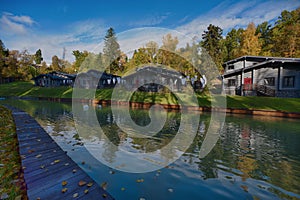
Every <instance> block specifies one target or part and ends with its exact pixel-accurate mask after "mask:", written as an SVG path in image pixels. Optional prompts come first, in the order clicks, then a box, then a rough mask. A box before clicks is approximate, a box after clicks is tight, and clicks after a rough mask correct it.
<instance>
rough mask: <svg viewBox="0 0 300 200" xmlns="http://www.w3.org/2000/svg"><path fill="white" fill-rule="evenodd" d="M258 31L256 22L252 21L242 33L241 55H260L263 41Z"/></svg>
mask: <svg viewBox="0 0 300 200" xmlns="http://www.w3.org/2000/svg"><path fill="white" fill-rule="evenodd" d="M255 33H256V27H255V24H254V23H253V22H252V23H250V24H249V25H248V26H247V28H246V30H245V31H244V32H243V33H242V40H241V49H240V51H239V52H240V56H244V55H252V56H258V55H259V54H260V52H261V43H260V41H259V37H260V34H259V33H258V34H255Z"/></svg>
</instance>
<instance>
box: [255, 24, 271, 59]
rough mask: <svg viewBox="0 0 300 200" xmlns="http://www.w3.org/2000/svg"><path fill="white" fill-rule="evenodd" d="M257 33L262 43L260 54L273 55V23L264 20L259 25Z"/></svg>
mask: <svg viewBox="0 0 300 200" xmlns="http://www.w3.org/2000/svg"><path fill="white" fill-rule="evenodd" d="M255 35H259V42H260V44H261V52H260V54H261V55H263V56H270V55H271V45H272V41H271V25H270V24H269V23H268V22H263V23H261V24H259V25H257V28H256V31H255Z"/></svg>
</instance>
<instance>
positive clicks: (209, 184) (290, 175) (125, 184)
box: [1, 101, 300, 199]
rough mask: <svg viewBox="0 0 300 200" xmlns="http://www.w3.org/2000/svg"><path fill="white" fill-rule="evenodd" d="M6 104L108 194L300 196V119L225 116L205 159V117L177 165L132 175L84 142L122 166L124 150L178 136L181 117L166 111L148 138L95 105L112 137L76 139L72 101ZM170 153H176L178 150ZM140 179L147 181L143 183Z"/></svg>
mask: <svg viewBox="0 0 300 200" xmlns="http://www.w3.org/2000/svg"><path fill="white" fill-rule="evenodd" d="M1 103H9V104H13V105H14V106H17V107H19V108H21V109H24V110H26V111H27V112H28V113H29V114H30V115H32V116H34V117H35V118H36V119H37V120H38V122H39V123H40V124H41V125H42V126H43V127H44V128H45V129H46V130H47V131H48V133H49V134H50V135H51V136H52V137H53V138H54V139H55V140H56V141H57V142H58V144H59V145H60V146H61V147H62V148H63V149H64V150H66V151H68V154H69V155H70V156H71V157H72V159H74V160H75V162H77V163H78V164H79V165H80V166H81V167H82V168H83V169H84V170H85V171H87V173H89V174H90V175H91V176H92V177H93V178H94V179H95V180H96V181H97V182H98V183H99V184H101V183H102V182H104V181H105V182H107V183H108V186H107V189H108V191H109V192H110V193H112V195H113V196H115V197H116V198H117V199H129V198H130V199H139V198H141V197H143V198H145V199H183V198H184V199H186V198H190V199H200V198H204V199H205V198H210V199H211V198H222V199H241V198H242V199H246V198H248V199H292V198H300V195H299V194H300V188H299V184H300V155H299V153H298V152H300V134H299V133H300V123H299V122H300V121H299V120H292V119H281V118H272V119H266V118H259V117H251V116H243V115H238V116H227V118H226V121H225V124H224V128H223V130H222V132H221V134H220V139H219V141H218V142H217V144H216V145H215V147H214V148H213V149H212V151H211V152H210V153H209V154H208V155H207V156H205V157H204V158H201V157H199V153H200V149H201V145H202V144H203V140H204V138H205V135H206V131H207V129H208V127H209V125H210V115H209V114H201V118H200V124H199V127H198V130H197V135H196V138H195V140H194V142H193V143H192V144H191V145H190V147H189V149H188V150H187V151H186V152H185V153H184V155H183V156H181V157H180V159H179V160H177V161H176V162H175V163H173V164H172V165H170V166H168V167H167V168H164V169H162V170H159V171H156V172H151V173H144V174H128V173H123V172H118V171H113V170H112V169H110V168H108V167H106V166H105V165H102V164H101V163H99V162H97V160H96V159H94V158H93V156H92V155H90V154H89V153H88V152H87V151H85V150H84V147H83V146H82V142H83V143H84V142H87V141H89V143H90V144H97V145H102V147H103V154H102V155H103V156H106V157H105V159H107V161H108V162H118V161H117V159H118V153H119V151H120V150H122V149H124V150H126V151H132V152H153V151H155V150H156V149H160V148H161V147H163V146H165V145H166V144H168V143H169V142H170V141H171V140H172V139H173V138H174V134H176V133H177V131H178V128H179V123H180V114H179V113H176V112H168V113H167V114H168V115H167V123H166V125H165V126H164V127H163V129H162V131H161V132H159V133H158V134H156V135H154V136H153V137H152V138H151V139H150V140H148V139H147V140H146V139H144V138H131V137H130V136H129V135H128V134H126V133H125V132H123V131H122V130H120V129H118V127H117V126H116V120H122V119H120V118H117V117H115V116H113V115H112V113H111V110H110V108H109V107H102V108H96V111H97V118H98V121H99V123H100V124H101V127H102V129H103V131H104V133H105V136H106V137H107V138H108V139H109V140H105V139H104V138H99V137H98V135H97V133H93V132H92V131H89V132H87V134H86V136H85V135H82V136H81V135H80V137H79V136H78V135H77V133H76V130H75V128H74V122H73V119H72V112H71V105H70V104H63V103H54V102H45V101H44V102H43V101H2V102H1ZM131 115H132V117H133V119H134V120H135V121H136V122H137V123H138V124H140V125H147V124H148V123H149V115H148V112H147V111H145V110H132V111H131ZM86 117H88V116H86ZM78 139H80V140H78ZM110 141H111V142H113V143H114V144H115V145H116V146H115V147H114V148H112V146H111V145H107V143H108V142H110ZM164 153H165V154H166V156H170V155H172V154H174V151H170V152H164ZM82 161H85V165H82ZM119 163H120V164H122V162H121V161H120V162H119ZM141 178H142V179H143V180H145V181H144V182H143V183H138V182H137V180H141ZM121 188H125V190H121Z"/></svg>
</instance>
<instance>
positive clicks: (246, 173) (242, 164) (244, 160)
mask: <svg viewBox="0 0 300 200" xmlns="http://www.w3.org/2000/svg"><path fill="white" fill-rule="evenodd" d="M256 168H257V165H256V161H255V159H253V158H249V157H247V155H245V156H239V159H238V162H237V169H239V170H240V171H241V172H243V175H242V180H243V181H246V179H247V178H249V177H251V173H252V172H253V171H254V170H256Z"/></svg>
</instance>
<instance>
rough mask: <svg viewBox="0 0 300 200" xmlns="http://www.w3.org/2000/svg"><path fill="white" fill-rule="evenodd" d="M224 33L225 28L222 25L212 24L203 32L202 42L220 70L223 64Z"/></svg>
mask: <svg viewBox="0 0 300 200" xmlns="http://www.w3.org/2000/svg"><path fill="white" fill-rule="evenodd" d="M222 33H223V30H222V29H221V28H220V27H218V26H214V25H212V24H210V25H209V26H208V27H207V30H206V31H204V33H203V34H202V41H201V43H200V44H201V46H202V47H203V48H204V49H205V50H206V51H207V52H208V54H209V55H210V56H211V57H212V59H213V61H214V62H215V63H216V65H217V67H218V68H219V69H220V70H221V68H222V64H223V46H222V45H223V43H222Z"/></svg>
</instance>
